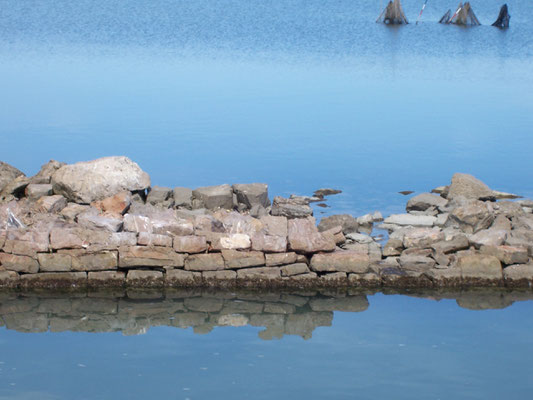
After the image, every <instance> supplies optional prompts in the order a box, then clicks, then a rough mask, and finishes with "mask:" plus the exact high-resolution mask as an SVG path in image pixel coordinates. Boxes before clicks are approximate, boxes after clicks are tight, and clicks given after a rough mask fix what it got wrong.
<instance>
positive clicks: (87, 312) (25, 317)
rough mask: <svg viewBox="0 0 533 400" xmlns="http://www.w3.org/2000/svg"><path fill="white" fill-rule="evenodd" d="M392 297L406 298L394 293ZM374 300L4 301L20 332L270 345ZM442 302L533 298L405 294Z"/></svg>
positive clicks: (100, 296)
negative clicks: (175, 333)
mask: <svg viewBox="0 0 533 400" xmlns="http://www.w3.org/2000/svg"><path fill="white" fill-rule="evenodd" d="M385 293H386V294H400V293H402V292H399V291H392V290H391V291H388V292H385ZM369 294H372V292H363V291H354V292H349V291H335V292H327V291H323V292H314V291H313V292H279V293H254V292H221V291H216V292H205V291H204V292H201V291H164V292H163V291H161V292H158V291H128V292H127V293H126V292H82V293H75V294H73V293H69V294H61V293H56V294H51V293H46V294H43V293H24V294H21V293H16V292H12V293H2V294H0V326H5V327H6V328H7V329H13V330H16V331H19V332H47V331H50V332H63V331H74V332H122V333H123V334H125V335H137V334H143V333H146V332H147V331H148V329H150V328H151V327H156V326H169V327H176V328H190V327H192V328H193V330H194V332H195V333H198V334H205V333H209V332H210V331H211V330H212V329H213V328H215V327H217V326H235V327H238V326H246V325H250V326H255V327H264V328H265V329H264V330H262V331H260V332H259V337H260V338H262V339H265V340H270V339H274V338H281V337H283V336H284V335H298V336H301V337H302V338H304V339H308V338H310V337H311V336H312V333H313V331H314V330H315V328H317V327H320V326H331V324H332V321H333V312H334V311H344V312H360V311H365V310H366V309H367V308H368V307H369V302H368V299H367V295H369ZM403 294H408V295H411V296H416V297H422V298H426V297H427V298H431V299H433V300H440V299H444V298H452V299H456V300H457V304H458V305H459V306H461V307H464V308H468V309H475V310H476V309H477V310H479V309H500V308H505V307H508V306H510V305H511V304H512V303H513V302H515V301H522V300H531V299H533V293H532V292H531V291H524V292H521V291H506V290H486V289H485V290H470V291H463V292H435V291H434V290H433V291H428V292H427V293H424V292H414V293H405V292H404V293H403Z"/></svg>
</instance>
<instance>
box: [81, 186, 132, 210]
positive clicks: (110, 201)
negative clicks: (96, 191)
mask: <svg viewBox="0 0 533 400" xmlns="http://www.w3.org/2000/svg"><path fill="white" fill-rule="evenodd" d="M130 205H131V193H130V192H128V191H124V192H120V193H117V194H115V195H114V196H111V197H106V198H105V199H103V200H100V201H95V202H92V203H91V206H93V207H94V208H97V209H99V210H100V211H102V212H106V211H107V212H111V213H115V214H122V215H124V214H125V213H126V211H128V209H129V208H130Z"/></svg>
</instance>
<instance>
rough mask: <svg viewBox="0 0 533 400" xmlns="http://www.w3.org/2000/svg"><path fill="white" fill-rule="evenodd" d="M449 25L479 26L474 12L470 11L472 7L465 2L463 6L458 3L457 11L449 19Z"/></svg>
mask: <svg viewBox="0 0 533 400" xmlns="http://www.w3.org/2000/svg"><path fill="white" fill-rule="evenodd" d="M449 23H450V24H455V25H464V26H477V25H481V24H480V23H479V20H478V19H477V17H476V14H474V10H472V6H471V5H470V3H469V2H466V3H465V4H464V5H463V3H459V7H457V11H455V14H454V15H453V17H452V18H451V19H450V22H449Z"/></svg>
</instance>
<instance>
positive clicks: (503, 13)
mask: <svg viewBox="0 0 533 400" xmlns="http://www.w3.org/2000/svg"><path fill="white" fill-rule="evenodd" d="M510 19H511V16H510V15H509V10H508V8H507V4H504V5H503V6H502V8H500V13H499V14H498V19H496V21H494V23H493V24H492V26H496V27H498V28H509V20H510Z"/></svg>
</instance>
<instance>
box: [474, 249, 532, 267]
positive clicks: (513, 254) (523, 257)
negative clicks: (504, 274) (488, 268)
mask: <svg viewBox="0 0 533 400" xmlns="http://www.w3.org/2000/svg"><path fill="white" fill-rule="evenodd" d="M479 251H480V252H481V253H482V254H489V255H491V256H494V257H496V258H497V259H498V260H500V261H501V262H502V263H504V264H506V265H511V264H526V263H527V262H528V261H529V257H528V253H527V248H525V247H515V246H489V245H486V246H481V248H480V250H479Z"/></svg>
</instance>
